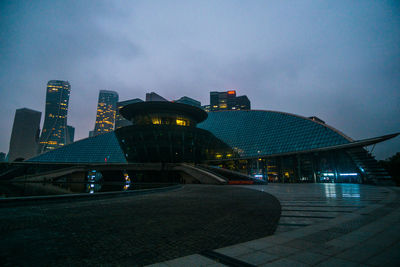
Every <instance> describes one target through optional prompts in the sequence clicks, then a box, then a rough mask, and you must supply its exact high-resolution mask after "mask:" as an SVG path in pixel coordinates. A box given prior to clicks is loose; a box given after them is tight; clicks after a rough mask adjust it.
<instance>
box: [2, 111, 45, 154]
mask: <svg viewBox="0 0 400 267" xmlns="http://www.w3.org/2000/svg"><path fill="white" fill-rule="evenodd" d="M41 116H42V112H39V111H36V110H32V109H28V108H21V109H17V110H16V111H15V117H14V124H13V128H12V133H11V139H10V150H9V152H8V153H9V155H8V159H9V161H10V162H12V161H14V160H16V159H21V160H22V159H29V158H31V157H34V156H36V154H37V151H38V144H39V132H40V117H41Z"/></svg>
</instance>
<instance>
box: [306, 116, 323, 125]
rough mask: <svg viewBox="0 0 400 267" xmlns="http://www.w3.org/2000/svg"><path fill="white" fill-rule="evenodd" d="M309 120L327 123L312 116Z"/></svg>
mask: <svg viewBox="0 0 400 267" xmlns="http://www.w3.org/2000/svg"><path fill="white" fill-rule="evenodd" d="M308 118H309V119H311V120H313V121H317V122H320V123H323V124H325V121H323V120H321V119H320V118H318V117H316V116H311V117H308Z"/></svg>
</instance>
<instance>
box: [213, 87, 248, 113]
mask: <svg viewBox="0 0 400 267" xmlns="http://www.w3.org/2000/svg"><path fill="white" fill-rule="evenodd" d="M240 109H250V100H249V99H248V98H247V96H245V95H243V96H236V91H235V90H230V91H227V92H210V108H209V110H210V111H216V110H240Z"/></svg>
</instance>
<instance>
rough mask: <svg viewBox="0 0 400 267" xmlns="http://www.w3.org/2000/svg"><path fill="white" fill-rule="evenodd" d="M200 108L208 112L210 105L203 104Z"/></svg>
mask: <svg viewBox="0 0 400 267" xmlns="http://www.w3.org/2000/svg"><path fill="white" fill-rule="evenodd" d="M201 108H202V109H204V111H206V112H210V110H211V106H210V105H204V106H202V107H201Z"/></svg>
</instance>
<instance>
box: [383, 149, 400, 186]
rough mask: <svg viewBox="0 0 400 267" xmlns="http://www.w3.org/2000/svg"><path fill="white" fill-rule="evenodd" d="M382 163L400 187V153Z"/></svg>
mask: <svg viewBox="0 0 400 267" xmlns="http://www.w3.org/2000/svg"><path fill="white" fill-rule="evenodd" d="M380 163H381V164H382V166H383V167H384V168H385V169H386V171H387V172H388V173H389V174H390V176H392V179H393V181H394V182H395V183H396V185H397V186H400V152H397V153H396V154H395V155H393V156H392V157H390V158H387V159H386V160H381V161H380Z"/></svg>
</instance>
